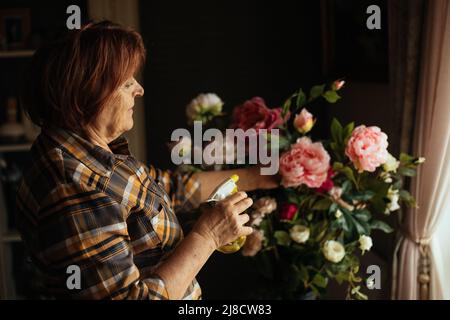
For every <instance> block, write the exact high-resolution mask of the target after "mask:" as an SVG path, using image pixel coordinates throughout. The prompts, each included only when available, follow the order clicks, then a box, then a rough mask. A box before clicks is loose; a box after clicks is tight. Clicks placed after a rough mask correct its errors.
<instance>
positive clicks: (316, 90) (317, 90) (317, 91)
mask: <svg viewBox="0 0 450 320" xmlns="http://www.w3.org/2000/svg"><path fill="white" fill-rule="evenodd" d="M324 90H325V85H324V84H322V85H318V86H314V87H312V88H311V91H310V92H309V101H311V100H313V99H315V98H317V97H319V96H321V95H322V93H323V91H324Z"/></svg>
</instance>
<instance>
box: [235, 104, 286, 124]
mask: <svg viewBox="0 0 450 320" xmlns="http://www.w3.org/2000/svg"><path fill="white" fill-rule="evenodd" d="M284 121H285V120H283V118H282V117H281V108H276V109H269V108H267V106H266V104H265V102H264V100H263V99H262V98H260V97H255V98H253V99H251V100H247V101H245V102H244V104H243V105H240V106H238V107H236V108H235V109H234V111H233V122H232V128H240V129H243V130H244V131H245V130H248V129H255V130H256V131H257V132H258V131H259V129H269V130H270V129H273V128H276V127H278V126H279V125H281V124H283V122H284Z"/></svg>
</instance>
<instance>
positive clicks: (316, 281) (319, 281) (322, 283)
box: [312, 273, 328, 288]
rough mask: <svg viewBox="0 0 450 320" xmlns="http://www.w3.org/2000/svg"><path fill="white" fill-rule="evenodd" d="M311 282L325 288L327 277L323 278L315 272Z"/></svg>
mask: <svg viewBox="0 0 450 320" xmlns="http://www.w3.org/2000/svg"><path fill="white" fill-rule="evenodd" d="M312 283H313V284H314V285H315V286H317V287H319V288H326V286H327V285H328V279H327V278H325V277H324V276H323V275H321V274H320V273H317V274H316V275H315V276H314V278H313V280H312Z"/></svg>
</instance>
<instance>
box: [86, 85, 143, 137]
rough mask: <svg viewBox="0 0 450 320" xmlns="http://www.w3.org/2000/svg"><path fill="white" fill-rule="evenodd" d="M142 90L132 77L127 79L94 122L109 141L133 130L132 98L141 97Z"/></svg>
mask: <svg viewBox="0 0 450 320" xmlns="http://www.w3.org/2000/svg"><path fill="white" fill-rule="evenodd" d="M143 95H144V89H143V88H142V86H141V85H140V84H139V83H138V82H137V81H136V79H135V78H134V77H132V78H130V79H127V80H126V81H125V82H124V83H123V84H122V85H121V86H120V87H119V89H118V90H117V91H116V93H115V94H113V98H112V99H111V102H110V103H108V105H106V106H105V107H104V108H103V110H102V111H101V112H100V114H99V115H98V116H97V118H96V120H95V127H96V128H97V129H99V131H100V132H102V133H103V134H104V135H106V136H107V137H108V138H110V139H115V138H117V137H119V136H120V135H121V134H123V133H124V132H126V131H129V130H131V128H133V109H134V98H135V97H137V96H138V97H142V96H143Z"/></svg>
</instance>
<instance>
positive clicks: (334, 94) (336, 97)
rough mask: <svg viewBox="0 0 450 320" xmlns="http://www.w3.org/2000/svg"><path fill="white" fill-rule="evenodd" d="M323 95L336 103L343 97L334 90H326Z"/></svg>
mask: <svg viewBox="0 0 450 320" xmlns="http://www.w3.org/2000/svg"><path fill="white" fill-rule="evenodd" d="M322 97H324V98H325V100H327V101H328V102H329V103H336V102H337V101H338V100H339V99H340V98H341V97H340V96H339V95H338V94H337V92H336V91H333V90H328V91H326V92H325V93H324V94H322Z"/></svg>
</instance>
